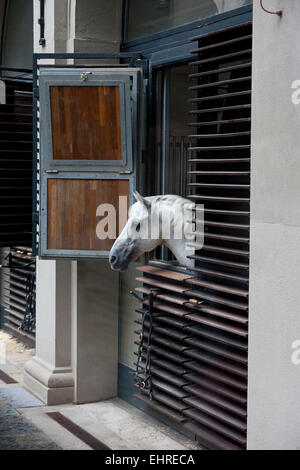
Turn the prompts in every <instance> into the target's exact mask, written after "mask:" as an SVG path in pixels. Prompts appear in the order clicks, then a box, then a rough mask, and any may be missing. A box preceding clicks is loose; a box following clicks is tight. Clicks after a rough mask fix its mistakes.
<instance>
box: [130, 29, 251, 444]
mask: <svg viewBox="0 0 300 470" xmlns="http://www.w3.org/2000/svg"><path fill="white" fill-rule="evenodd" d="M195 39H197V41H198V48H197V49H196V50H194V51H193V52H194V54H195V60H193V62H192V63H191V67H192V71H191V74H190V77H191V79H192V80H193V83H192V85H191V87H190V89H191V91H192V92H193V93H194V94H195V96H194V97H193V98H191V100H190V102H191V105H192V104H193V106H194V108H193V109H192V110H191V116H192V121H193V122H192V123H191V127H192V128H193V133H192V135H191V148H190V157H189V170H188V172H187V177H188V187H189V188H190V193H189V195H188V197H189V198H190V199H192V200H194V201H196V202H200V203H201V204H204V205H205V212H204V217H205V224H204V229H205V236H204V247H203V248H202V249H201V251H200V250H199V251H198V252H197V251H196V254H195V255H194V256H193V258H194V259H195V268H194V269H193V270H190V272H188V271H184V270H183V271H182V272H179V271H180V270H179V271H178V272H175V271H174V270H173V269H172V268H171V266H170V267H169V268H168V267H167V268H166V267H164V268H163V267H159V266H158V265H157V264H155V265H151V263H150V265H147V266H144V267H142V268H139V270H140V271H142V273H143V276H141V277H140V276H139V277H138V278H137V280H138V281H139V282H142V283H143V287H138V288H137V289H136V291H137V293H138V295H139V294H142V295H143V298H140V300H141V304H142V308H141V309H139V310H138V313H140V314H141V320H139V321H138V322H137V323H138V324H139V329H138V330H137V334H138V340H137V342H136V343H137V345H138V350H137V352H136V354H137V357H138V361H137V372H136V386H137V388H138V389H139V393H137V394H136V397H137V398H139V399H140V400H142V401H143V402H144V403H146V405H148V406H150V407H151V408H154V409H155V410H156V411H158V412H159V413H161V414H164V415H166V416H167V417H168V418H170V419H172V420H174V421H175V422H177V423H179V424H180V426H181V427H182V429H186V430H189V431H190V432H192V433H194V434H195V435H196V436H197V438H198V439H199V441H200V442H201V443H203V444H204V445H206V446H207V447H208V448H211V449H244V448H245V447H246V433H247V348H248V341H247V336H248V327H247V325H248V282H249V215H250V125H251V64H252V60H251V53H252V24H251V23H246V24H242V25H239V26H235V27H231V28H227V29H224V30H221V31H217V32H214V33H210V34H206V35H202V36H199V37H198V38H194V40H195ZM196 219H197V211H196ZM197 248H200V247H198V246H197V245H195V249H196V250H197ZM150 316H151V319H150Z"/></svg>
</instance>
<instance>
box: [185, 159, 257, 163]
mask: <svg viewBox="0 0 300 470" xmlns="http://www.w3.org/2000/svg"><path fill="white" fill-rule="evenodd" d="M249 162H250V158H248V157H245V158H244V157H243V158H190V159H188V163H190V164H194V163H195V164H196V163H197V164H199V163H249Z"/></svg>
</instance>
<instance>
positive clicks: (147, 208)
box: [109, 191, 161, 271]
mask: <svg viewBox="0 0 300 470" xmlns="http://www.w3.org/2000/svg"><path fill="white" fill-rule="evenodd" d="M134 197H135V198H136V200H137V202H136V203H135V204H133V205H132V206H131V207H130V211H129V218H128V221H127V223H126V225H125V227H124V228H123V230H122V232H121V233H120V235H119V237H118V238H117V239H116V241H115V243H114V244H113V246H112V248H111V250H110V254H109V262H110V266H111V268H112V269H113V270H115V271H125V270H126V269H127V268H128V265H129V263H130V262H131V261H136V260H137V259H138V258H139V257H140V256H141V255H142V254H144V253H146V252H148V251H151V250H154V248H156V247H157V246H158V245H159V244H160V243H161V240H160V239H159V238H157V239H155V238H152V237H151V234H149V233H148V232H149V227H150V218H151V198H144V197H143V196H141V195H140V194H139V193H138V192H137V191H136V192H134Z"/></svg>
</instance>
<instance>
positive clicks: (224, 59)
mask: <svg viewBox="0 0 300 470" xmlns="http://www.w3.org/2000/svg"><path fill="white" fill-rule="evenodd" d="M245 55H252V49H246V50H241V51H238V52H232V53H230V54H223V55H220V56H214V57H210V58H207V59H201V60H195V61H193V62H190V65H205V64H209V63H212V62H227V61H229V60H230V59H235V58H237V57H239V58H240V57H242V56H245Z"/></svg>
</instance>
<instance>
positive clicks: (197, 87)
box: [189, 77, 251, 91]
mask: <svg viewBox="0 0 300 470" xmlns="http://www.w3.org/2000/svg"><path fill="white" fill-rule="evenodd" d="M250 80H251V77H239V78H232V79H227V80H219V81H217V82H209V83H204V84H203V85H193V86H190V87H189V90H190V91H194V90H202V89H206V88H211V87H215V86H224V85H235V84H236V83H241V82H249V81H250Z"/></svg>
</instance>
